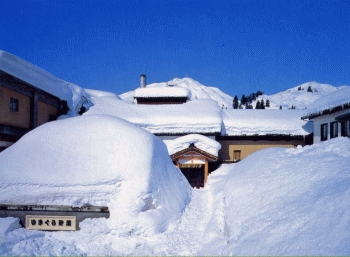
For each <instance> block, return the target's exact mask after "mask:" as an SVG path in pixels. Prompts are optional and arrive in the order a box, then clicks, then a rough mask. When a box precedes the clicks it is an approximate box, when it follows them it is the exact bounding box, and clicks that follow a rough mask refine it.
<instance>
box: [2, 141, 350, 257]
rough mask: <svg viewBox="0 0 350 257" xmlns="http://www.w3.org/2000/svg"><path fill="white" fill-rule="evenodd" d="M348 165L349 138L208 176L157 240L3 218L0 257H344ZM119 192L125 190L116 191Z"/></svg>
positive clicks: (253, 159)
mask: <svg viewBox="0 0 350 257" xmlns="http://www.w3.org/2000/svg"><path fill="white" fill-rule="evenodd" d="M69 145H70V144H69ZM138 153H139V152H138ZM13 154H14V153H13ZM27 154H28V155H29V156H35V154H36V153H35V151H28V153H27ZM1 155H2V153H1V154H0V156H1ZM349 166H350V139H348V138H336V139H332V140H329V141H326V142H322V143H320V144H316V145H312V146H305V147H303V148H301V147H298V148H290V149H285V148H269V149H265V150H262V151H259V152H256V153H254V154H252V155H250V156H249V157H247V158H245V159H244V160H242V161H241V162H239V163H237V164H225V165H223V166H222V167H221V168H219V169H218V170H216V171H214V172H212V173H211V174H210V175H209V180H208V183H207V185H206V187H205V188H203V189H194V190H193V193H192V195H191V201H190V203H189V204H188V205H187V207H186V209H185V211H184V212H183V215H182V216H181V218H180V219H179V222H177V223H173V225H172V226H171V227H170V228H169V229H168V230H166V231H165V232H163V233H156V234H153V235H151V236H145V235H144V234H143V233H133V232H131V233H129V234H128V235H127V236H120V235H118V234H117V233H116V231H115V230H110V229H109V228H108V222H107V220H105V219H88V220H85V221H84V222H82V224H81V230H80V231H75V232H64V231H63V232H40V231H27V230H25V229H23V228H18V220H16V219H11V218H6V219H4V218H3V219H0V235H3V237H2V241H1V243H0V255H12V256H18V255H26V256H28V255H82V256H83V255H95V256H101V255H109V256H111V255H137V256H140V255H173V256H175V255H183V256H189V255H191V256H193V255H215V256H218V255H224V256H232V255H260V256H261V255H293V256H295V255H303V256H305V255H328V256H330V255H333V256H334V255H344V256H349V255H350V234H349V230H350V201H349V197H350V188H349V183H350V173H349V172H348V167H349ZM159 175H160V176H162V177H163V176H167V174H166V172H163V173H161V174H159ZM165 183H166V184H167V185H169V181H166V182H165ZM22 186H23V187H25V186H26V185H22ZM23 190H24V189H23ZM62 190H63V188H61V191H62ZM82 190H83V189H82ZM123 190H127V191H128V190H129V189H127V188H126V187H120V188H118V190H117V191H118V192H119V194H120V193H122V191H123ZM132 190H135V191H139V188H138V187H137V186H133V187H132ZM28 193H29V192H28ZM173 197H174V196H173V195H170V196H169V195H168V194H166V195H164V198H163V199H165V198H166V199H168V201H166V202H165V201H164V204H163V208H165V207H166V206H168V205H174V202H173ZM184 197H187V196H184ZM128 199H130V198H128ZM135 199H138V198H135ZM131 202H132V204H138V201H137V200H136V201H131ZM174 213H177V211H174ZM126 215H129V214H128V213H126ZM132 216H134V214H132Z"/></svg>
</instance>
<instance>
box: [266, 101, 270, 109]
mask: <svg viewBox="0 0 350 257" xmlns="http://www.w3.org/2000/svg"><path fill="white" fill-rule="evenodd" d="M265 107H267V108H270V100H269V99H267V100H266V104H265Z"/></svg>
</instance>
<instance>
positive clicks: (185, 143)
mask: <svg viewBox="0 0 350 257" xmlns="http://www.w3.org/2000/svg"><path fill="white" fill-rule="evenodd" d="M165 144H166V146H167V148H168V152H169V155H172V154H174V153H177V152H180V151H181V150H184V149H186V148H189V146H190V145H191V144H194V146H195V147H197V148H198V149H200V150H202V151H205V152H207V153H209V154H211V155H214V156H216V157H217V156H218V152H219V150H220V149H221V144H220V143H218V142H217V141H215V140H213V139H211V138H209V137H206V136H203V135H198V134H191V135H186V136H183V137H179V138H177V139H174V140H172V141H166V142H165Z"/></svg>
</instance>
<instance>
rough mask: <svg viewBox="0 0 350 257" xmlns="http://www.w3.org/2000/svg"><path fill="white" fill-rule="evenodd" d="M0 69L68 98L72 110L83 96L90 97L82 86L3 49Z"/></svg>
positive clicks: (0, 51)
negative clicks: (60, 77) (58, 76)
mask: <svg viewBox="0 0 350 257" xmlns="http://www.w3.org/2000/svg"><path fill="white" fill-rule="evenodd" d="M0 70H2V71H4V72H6V73H8V74H10V75H12V76H14V77H16V78H19V79H21V80H23V81H25V82H27V83H29V84H31V85H33V86H35V87H37V88H39V89H41V90H44V91H46V92H48V93H50V94H52V95H55V96H57V97H59V98H60V99H62V100H66V101H67V103H68V107H69V108H70V109H71V110H76V109H77V108H80V106H79V105H81V104H82V103H81V101H82V97H83V96H84V97H85V98H86V99H87V97H88V95H87V94H86V93H85V91H84V89H82V88H81V87H79V86H77V85H75V84H73V83H70V82H67V81H64V80H62V79H59V78H57V77H55V76H54V75H52V74H51V73H49V72H47V71H45V70H43V69H41V68H39V67H37V66H35V65H34V64H32V63H29V62H27V61H25V60H23V59H21V58H19V57H17V56H15V55H13V54H10V53H8V52H5V51H2V50H0ZM77 111H79V110H77Z"/></svg>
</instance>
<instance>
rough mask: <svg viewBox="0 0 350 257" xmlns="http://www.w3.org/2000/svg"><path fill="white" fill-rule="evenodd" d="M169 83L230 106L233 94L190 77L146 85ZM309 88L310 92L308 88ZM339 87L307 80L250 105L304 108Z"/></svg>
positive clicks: (130, 96) (129, 95)
mask: <svg viewBox="0 0 350 257" xmlns="http://www.w3.org/2000/svg"><path fill="white" fill-rule="evenodd" d="M169 85H171V86H177V87H182V88H186V89H188V90H189V91H190V92H191V100H194V99H200V98H204V99H212V100H214V101H216V102H217V103H218V105H219V106H220V107H224V108H225V109H226V107H227V108H228V109H231V108H232V103H233V96H231V95H229V94H226V93H224V92H222V91H221V90H220V89H219V88H217V87H208V86H205V85H203V84H201V83H200V82H198V81H196V80H194V79H192V78H174V79H173V80H170V81H168V82H161V83H153V84H149V85H147V87H148V88H155V87H167V86H169ZM309 88H310V89H311V91H312V92H310V90H308V89H309ZM340 88H342V87H334V86H332V85H329V84H321V83H318V82H307V83H304V84H301V85H298V86H295V87H292V88H290V89H287V90H285V91H282V92H279V93H276V94H272V95H265V94H264V95H261V96H259V97H258V98H257V99H256V100H255V101H253V102H252V106H253V108H255V105H256V102H257V101H258V100H259V101H261V100H262V99H263V100H264V101H265V103H266V100H269V101H270V107H269V108H270V109H279V108H280V106H281V107H282V108H283V109H290V108H292V106H294V107H295V109H306V108H307V106H308V105H309V104H311V103H312V102H314V101H316V100H317V99H319V98H320V97H322V96H325V95H327V94H330V93H332V92H334V91H336V90H337V89H340ZM262 90H263V89H262ZM250 93H252V92H246V96H248V95H249V94H250ZM134 95H135V90H133V91H129V92H126V93H124V94H121V95H119V96H120V98H121V99H123V100H125V101H128V102H133V101H134ZM238 99H239V100H240V99H241V96H238Z"/></svg>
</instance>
